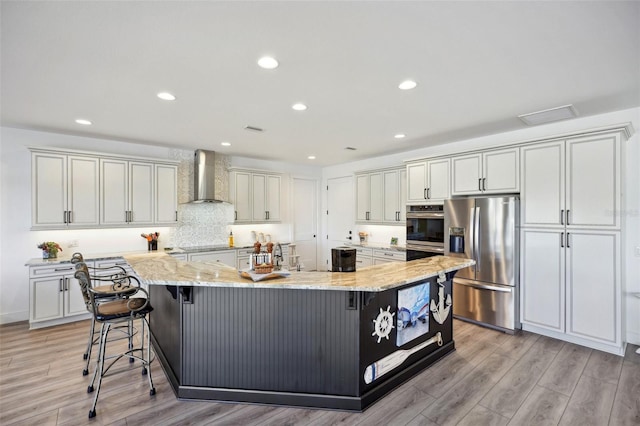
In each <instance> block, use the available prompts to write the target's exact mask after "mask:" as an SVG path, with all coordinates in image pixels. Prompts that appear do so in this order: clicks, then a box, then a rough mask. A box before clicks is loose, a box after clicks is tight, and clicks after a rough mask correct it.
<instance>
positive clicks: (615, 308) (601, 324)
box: [545, 231, 622, 345]
mask: <svg viewBox="0 0 640 426" xmlns="http://www.w3.org/2000/svg"><path fill="white" fill-rule="evenodd" d="M567 235H568V236H567V249H566V252H567V284H566V286H567V302H568V303H567V334H571V335H574V336H579V337H585V338H589V339H591V340H598V341H601V342H605V343H609V344H612V343H613V344H616V345H618V344H619V343H620V339H621V332H620V325H621V324H620V322H621V311H620V310H621V306H620V303H621V301H620V293H621V290H620V270H621V269H622V268H621V264H620V262H621V261H620V234H619V233H618V232H611V233H596V232H589V231H572V232H568V233H567ZM545 267H546V265H545Z"/></svg>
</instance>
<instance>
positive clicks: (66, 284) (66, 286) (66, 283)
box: [64, 278, 69, 291]
mask: <svg viewBox="0 0 640 426" xmlns="http://www.w3.org/2000/svg"><path fill="white" fill-rule="evenodd" d="M64 291H69V278H65V279H64Z"/></svg>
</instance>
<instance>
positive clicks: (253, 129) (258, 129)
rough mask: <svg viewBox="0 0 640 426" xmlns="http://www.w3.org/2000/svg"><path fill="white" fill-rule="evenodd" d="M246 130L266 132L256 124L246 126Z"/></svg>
mask: <svg viewBox="0 0 640 426" xmlns="http://www.w3.org/2000/svg"><path fill="white" fill-rule="evenodd" d="M244 129H245V130H251V131H252V132H264V129H261V128H260V127H255V126H244Z"/></svg>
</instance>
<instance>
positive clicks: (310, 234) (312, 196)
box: [293, 177, 318, 271]
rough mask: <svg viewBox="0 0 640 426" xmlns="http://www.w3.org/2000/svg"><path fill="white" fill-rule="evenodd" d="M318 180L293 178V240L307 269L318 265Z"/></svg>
mask: <svg viewBox="0 0 640 426" xmlns="http://www.w3.org/2000/svg"><path fill="white" fill-rule="evenodd" d="M317 212H318V182H317V181H316V180H315V179H306V178H295V177H294V178H293V241H294V242H295V244H296V254H297V255H299V256H300V262H301V263H302V265H304V269H305V271H315V270H316V269H317V267H318V265H317V255H318V251H317V244H316V243H317V238H316V236H317V232H318V231H317V229H318V214H317Z"/></svg>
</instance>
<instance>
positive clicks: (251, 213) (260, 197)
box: [230, 170, 282, 223]
mask: <svg viewBox="0 0 640 426" xmlns="http://www.w3.org/2000/svg"><path fill="white" fill-rule="evenodd" d="M230 183H231V188H230V193H231V197H232V200H231V202H232V203H233V205H234V208H235V222H236V223H260V222H279V221H280V220H282V216H281V214H282V213H281V210H282V208H281V192H282V189H281V188H282V176H281V175H279V174H269V173H263V172H252V171H246V170H233V171H231V173H230Z"/></svg>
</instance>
